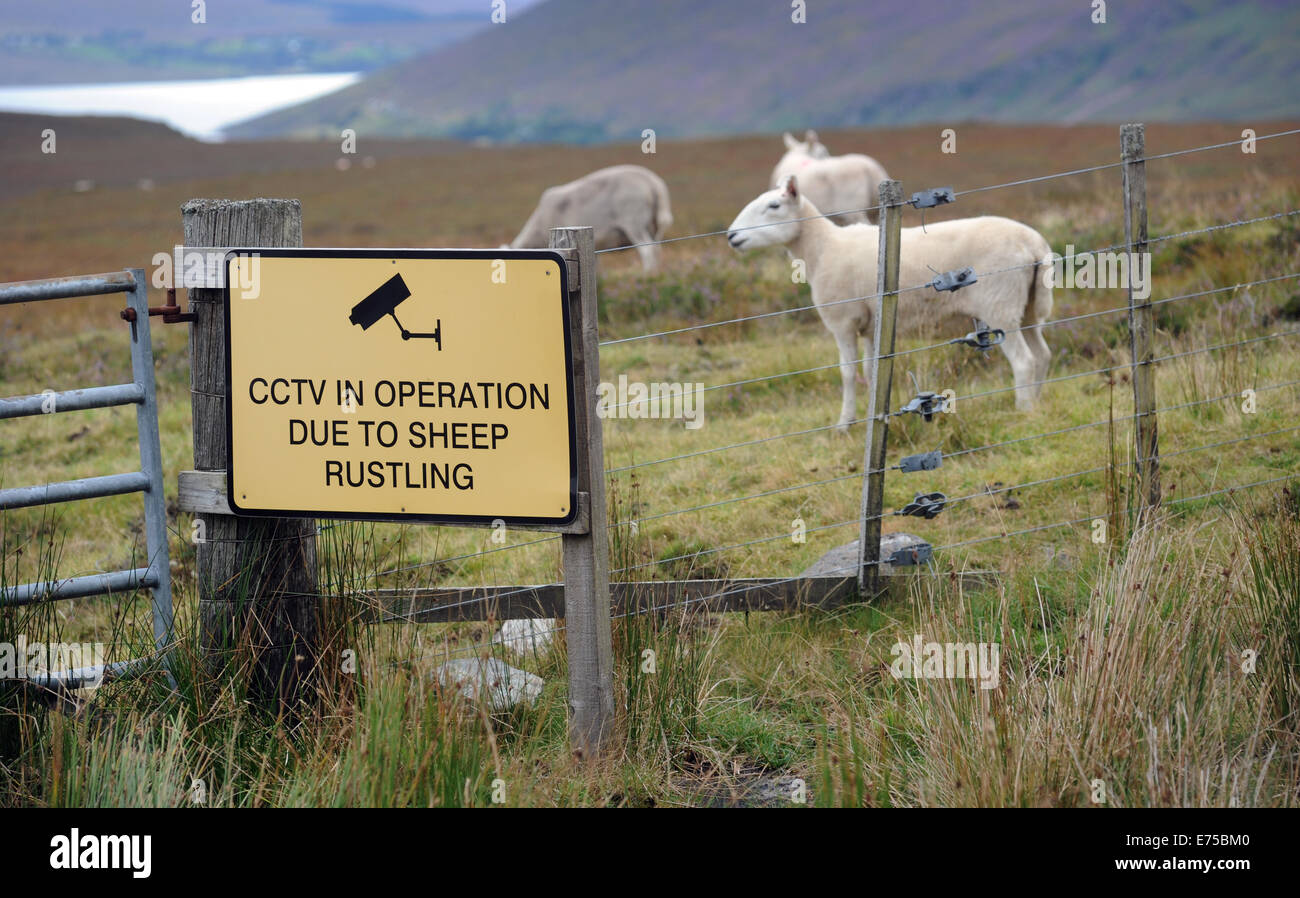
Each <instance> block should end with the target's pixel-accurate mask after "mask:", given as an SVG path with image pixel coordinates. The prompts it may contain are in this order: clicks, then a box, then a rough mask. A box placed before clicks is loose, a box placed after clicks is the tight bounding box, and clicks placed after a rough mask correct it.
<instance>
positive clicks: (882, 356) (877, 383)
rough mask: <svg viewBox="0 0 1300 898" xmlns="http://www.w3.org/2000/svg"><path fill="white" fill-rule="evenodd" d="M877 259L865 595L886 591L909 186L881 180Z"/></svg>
mask: <svg viewBox="0 0 1300 898" xmlns="http://www.w3.org/2000/svg"><path fill="white" fill-rule="evenodd" d="M880 205H881V207H882V208H881V213H880V230H879V241H878V244H879V245H878V252H877V257H876V293H877V294H878V295H877V297H876V309H875V314H874V316H873V317H874V318H875V325H876V327H875V342H874V345H873V346H871V347H869V350H870V353H871V358H870V362H869V367H870V371H871V375H870V377H869V378H868V380H869V384H868V389H869V390H870V391H871V392H870V393H869V394H868V396H869V399H868V403H869V404H868V406H867V444H866V455H865V457H864V458H863V461H862V470H863V480H862V527H861V530H860V531H859V535H858V588H859V590H860V591H861V594H862V596H863V598H868V599H869V598H871V597H872V596H874V595H876V593H878V592H879V591H880V529H881V528H880V523H881V522H880V513H881V511H882V510H883V508H884V492H885V449H886V445H887V443H888V440H889V394H890V389H891V388H892V387H893V382H894V328H895V325H896V324H897V322H898V245H899V237H900V236H901V232H902V228H903V185H902V183H901V182H899V181H881V182H880Z"/></svg>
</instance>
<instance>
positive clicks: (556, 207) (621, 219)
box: [510, 165, 673, 272]
mask: <svg viewBox="0 0 1300 898" xmlns="http://www.w3.org/2000/svg"><path fill="white" fill-rule="evenodd" d="M672 223H673V212H672V204H671V203H670V202H669V199H668V185H667V184H665V183H664V180H663V178H661V177H659V176H658V175H656V174H655V173H654V172H652V171H650V169H648V168H643V167H642V166H640V165H612V166H610V167H609V168H602V169H598V170H597V171H594V172H592V173H591V174H588V175H584V176H583V177H581V178H578V179H577V180H576V181H570V182H569V183H568V184H560V185H558V186H556V187H548V188H547V189H546V190H545V191H543V192H542V198H541V199H540V200H539V201H538V203H537V208H536V209H534V210H533V214H532V215H530V216H529V217H528V221H527V222H526V223H525V224H524V227H523V230H521V231H520V232H519V236H517V237H515V239H514V240H512V241H511V242H510V247H511V248H512V249H525V248H545V247H546V245H547V241H548V240H549V235H550V231H551V228H581V227H590V228H592V229H593V231H594V235H595V239H596V248H597V249H617V248H618V247H623V246H634V247H636V251H637V253H638V254H640V256H641V265H642V267H643V268H644V269H645V270H646V271H647V272H651V271H654V270H655V269H657V268H658V267H659V247H658V246H657V245H655V243H654V241H656V240H659V239H661V238H662V237H663V235H664V234H665V233H666V232H667V230H668V228H669V227H671V226H672Z"/></svg>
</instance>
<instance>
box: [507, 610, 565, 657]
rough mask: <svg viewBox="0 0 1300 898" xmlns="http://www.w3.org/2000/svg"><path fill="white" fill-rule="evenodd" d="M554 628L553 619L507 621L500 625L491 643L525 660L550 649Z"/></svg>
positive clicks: (553, 637)
mask: <svg viewBox="0 0 1300 898" xmlns="http://www.w3.org/2000/svg"><path fill="white" fill-rule="evenodd" d="M555 628H556V623H555V618H553V617H545V618H539V619H537V620H533V619H531V618H524V619H516V620H508V621H505V622H503V623H502V624H501V629H500V630H498V631H497V633H496V635H495V636H493V637H492V642H493V643H495V644H496V645H504V646H505V647H506V649H507V650H509V651H510V652H511V654H514V655H520V656H522V657H525V658H526V657H528V656H529V655H533V654H538V655H540V654H542V653H544V652H546V651H548V650H549V649H550V648H551V641H552V640H553V639H555Z"/></svg>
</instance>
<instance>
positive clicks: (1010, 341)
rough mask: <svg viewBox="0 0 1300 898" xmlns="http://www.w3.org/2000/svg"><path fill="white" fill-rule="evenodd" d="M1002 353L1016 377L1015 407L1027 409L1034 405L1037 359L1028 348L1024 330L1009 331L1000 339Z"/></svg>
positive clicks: (1022, 409)
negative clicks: (1004, 337) (1003, 338)
mask: <svg viewBox="0 0 1300 898" xmlns="http://www.w3.org/2000/svg"><path fill="white" fill-rule="evenodd" d="M1002 353H1003V354H1004V355H1005V356H1006V357H1007V361H1008V362H1010V363H1011V373H1012V375H1013V376H1014V377H1015V379H1016V408H1017V409H1020V410H1021V411H1028V410H1029V409H1031V408H1033V407H1034V397H1035V396H1036V395H1037V389H1036V385H1035V384H1034V381H1035V380H1036V379H1037V377H1036V372H1037V371H1038V360H1037V359H1036V358H1035V357H1034V352H1033V350H1031V349H1030V348H1029V342H1028V341H1027V340H1025V334H1024V332H1023V331H1021V330H1019V329H1017V330H1013V331H1009V332H1008V333H1007V336H1006V339H1005V340H1003V341H1002Z"/></svg>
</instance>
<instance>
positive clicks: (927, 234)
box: [727, 175, 1052, 430]
mask: <svg viewBox="0 0 1300 898" xmlns="http://www.w3.org/2000/svg"><path fill="white" fill-rule="evenodd" d="M879 239H880V229H879V228H878V227H877V226H875V225H871V224H856V225H849V226H846V227H836V226H835V225H834V224H831V223H830V222H829V221H827V220H826V218H824V217H821V213H820V212H819V211H818V208H817V206H816V205H815V204H814V203H813V202H812V201H810V200H809V198H808V197H807V196H805V195H803V193H802V192H801V191H800V187H799V182H798V180H797V179H796V178H795V177H794V176H793V175H792V176H789V177H787V178H786V179H785V182H784V183H783V184H782V186H781V187H778V188H776V189H773V190H769V191H767V192H765V193H762V194H760V195H759V196H758V198H756V199H755V200H753V201H752V202H750V203H749V205H747V206H746V207H745V208H744V209H742V210H741V212H740V214H739V215H738V216H736V220H735V221H733V222H732V223H731V227H730V228H729V229H728V232H727V240H728V242H729V243H730V244H731V245H732V247H734V248H735V249H738V250H749V249H756V248H758V247H762V246H778V245H782V244H784V245H785V246H786V247H787V248H788V250H789V252H790V254H791V256H792V257H793V258H796V259H802V260H803V261H804V264H805V266H806V271H807V276H808V283H809V285H810V286H811V287H812V298H813V304H814V305H815V306H816V308H817V314H818V315H820V316H821V319H822V323H823V324H825V325H826V329H827V330H829V331H830V332H831V335H832V336H833V337H834V338H835V343H836V345H837V346H838V347H839V355H840V378H841V381H842V403H841V407H840V417H839V421H838V422H837V423H838V426H839V428H840V429H841V430H847V429H848V425H849V422H851V421H852V420H853V419H854V418H855V417H856V414H855V412H856V407H857V396H856V389H855V379H854V364H855V362H856V361H858V360H859V359H861V360H862V361H863V362H864V364H863V370H864V372H865V371H866V364H865V361H866V360H867V359H869V358H871V357H872V356H874V355H875V353H876V349H875V346H874V345H873V341H874V336H873V334H874V329H873V320H872V314H873V311H874V309H875V303H874V295H873V294H874V293H875V291H876V265H877V251H878V243H879ZM900 247H901V249H900V256H901V259H900V266H899V284H900V285H901V291H906V290H907V288H908V287H912V286H915V285H918V284H925V283H928V282H929V281H930V280H932V279H933V278H934V276H935V272H943V271H951V270H956V269H961V268H965V267H967V266H973V267H974V268H975V270H976V275H977V276H978V278H979V280H978V281H977V282H976V283H974V284H971V285H970V286H968V287H964V288H962V289H960V290H956V291H954V292H951V293H947V292H945V293H939V292H937V291H934V290H930V289H926V290H924V291H920V290H916V291H908V292H902V293H901V296H900V297H899V326H900V327H901V328H903V329H907V328H913V329H915V328H916V327H918V326H919V325H920V324H921V322H923V321H936V320H939V319H941V318H944V317H947V316H950V315H963V316H969V317H972V318H979V319H981V320H983V321H985V322H987V323H988V324H989V326H990V327H993V328H999V329H1001V330H1004V331H1006V339H1005V340H1004V341H1003V343H1002V344H1001V345H1002V351H1003V353H1004V354H1005V355H1006V357H1007V361H1009V362H1010V363H1011V370H1012V373H1013V374H1014V376H1015V384H1016V389H1015V393H1016V407H1017V408H1021V409H1028V408H1031V407H1032V406H1033V402H1034V399H1035V397H1036V396H1037V394H1038V392H1039V391H1040V390H1041V384H1040V383H1039V382H1040V381H1042V380H1043V379H1044V378H1045V377H1046V375H1047V368H1048V363H1049V362H1050V360H1051V351H1050V350H1049V349H1048V348H1047V343H1046V342H1045V341H1044V340H1043V334H1042V328H1040V327H1037V326H1036V325H1039V324H1041V323H1042V322H1043V321H1045V320H1046V319H1047V316H1048V315H1050V314H1051V311H1052V288H1051V287H1049V286H1047V285H1046V284H1045V283H1044V282H1043V278H1042V277H1041V276H1040V272H1039V268H1040V267H1041V266H1043V265H1047V266H1050V265H1051V264H1052V249H1051V246H1050V245H1049V244H1048V242H1047V240H1046V239H1045V238H1044V237H1043V236H1042V235H1041V234H1039V233H1038V232H1037V231H1035V230H1034V229H1033V228H1031V227H1029V226H1028V225H1024V224H1021V223H1020V222H1017V221H1012V220H1011V219H1009V218H999V217H996V216H982V217H980V218H963V219H958V220H956V221H945V222H939V223H937V224H931V225H927V226H926V227H925V228H919V227H918V228H904V229H903V231H902V236H901V240H900ZM1003 269H1012V270H1003ZM985 272H989V273H985ZM992 272H996V273H992ZM901 291H900V292H901ZM1022 328H1026V329H1025V330H1022ZM859 335H865V336H866V342H867V352H866V353H865V354H864V355H862V356H859V354H858V337H859Z"/></svg>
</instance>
